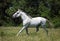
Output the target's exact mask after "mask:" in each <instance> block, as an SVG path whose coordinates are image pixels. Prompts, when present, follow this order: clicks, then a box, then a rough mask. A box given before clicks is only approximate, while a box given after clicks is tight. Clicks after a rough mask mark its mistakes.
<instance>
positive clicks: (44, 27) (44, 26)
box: [42, 25, 48, 35]
mask: <svg viewBox="0 0 60 41" xmlns="http://www.w3.org/2000/svg"><path fill="white" fill-rule="evenodd" d="M42 27H43V29H44V30H45V31H46V33H47V35H48V30H47V29H46V25H42Z"/></svg>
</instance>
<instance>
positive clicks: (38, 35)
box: [0, 27, 60, 41]
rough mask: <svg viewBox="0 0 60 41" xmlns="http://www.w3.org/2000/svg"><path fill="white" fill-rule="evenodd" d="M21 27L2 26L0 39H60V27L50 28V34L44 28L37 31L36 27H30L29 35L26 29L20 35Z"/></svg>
mask: <svg viewBox="0 0 60 41" xmlns="http://www.w3.org/2000/svg"><path fill="white" fill-rule="evenodd" d="M20 29H21V28H20V27H0V41H60V29H58V28H57V29H48V31H49V33H48V35H47V34H46V32H45V31H44V29H42V28H39V29H40V30H39V31H38V32H36V28H29V36H28V35H27V34H26V31H25V30H24V31H23V32H22V33H21V34H20V35H19V36H18V37H17V36H16V34H17V33H18V31H19V30H20Z"/></svg>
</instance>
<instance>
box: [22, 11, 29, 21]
mask: <svg viewBox="0 0 60 41" xmlns="http://www.w3.org/2000/svg"><path fill="white" fill-rule="evenodd" d="M21 18H22V20H26V19H28V18H29V17H28V16H27V15H26V14H25V13H24V12H23V13H22V14H21ZM29 19H30V18H29Z"/></svg>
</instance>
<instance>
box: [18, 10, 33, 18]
mask: <svg viewBox="0 0 60 41" xmlns="http://www.w3.org/2000/svg"><path fill="white" fill-rule="evenodd" d="M19 10H20V11H22V12H24V13H25V14H26V15H27V16H29V18H32V17H31V16H30V15H29V14H27V13H26V11H25V10H21V9H19Z"/></svg>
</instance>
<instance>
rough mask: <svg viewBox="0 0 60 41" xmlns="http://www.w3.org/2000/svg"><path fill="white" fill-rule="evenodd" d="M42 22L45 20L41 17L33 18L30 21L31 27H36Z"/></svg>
mask: <svg viewBox="0 0 60 41" xmlns="http://www.w3.org/2000/svg"><path fill="white" fill-rule="evenodd" d="M43 20H45V18H42V17H35V18H32V19H31V22H30V23H31V25H38V24H40V23H41V22H42V21H43Z"/></svg>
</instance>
